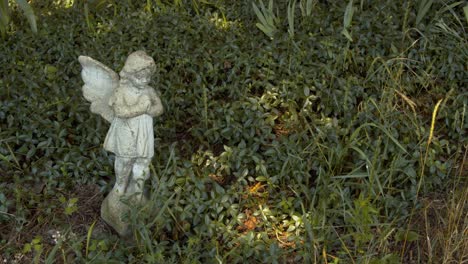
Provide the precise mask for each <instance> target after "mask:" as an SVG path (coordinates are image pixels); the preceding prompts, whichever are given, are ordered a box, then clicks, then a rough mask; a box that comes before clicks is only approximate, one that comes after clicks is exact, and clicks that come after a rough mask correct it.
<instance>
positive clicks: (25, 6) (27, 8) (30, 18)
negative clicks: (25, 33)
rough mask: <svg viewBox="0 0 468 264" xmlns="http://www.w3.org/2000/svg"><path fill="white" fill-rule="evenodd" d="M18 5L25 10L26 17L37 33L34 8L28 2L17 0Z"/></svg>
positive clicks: (33, 30)
mask: <svg viewBox="0 0 468 264" xmlns="http://www.w3.org/2000/svg"><path fill="white" fill-rule="evenodd" d="M16 3H17V4H18V6H19V7H20V8H21V9H22V10H23V13H24V15H25V16H26V18H27V19H28V22H29V26H30V27H31V30H32V32H34V33H37V24H36V16H35V15H34V10H33V9H32V7H31V6H30V5H29V3H28V2H27V1H26V0H16Z"/></svg>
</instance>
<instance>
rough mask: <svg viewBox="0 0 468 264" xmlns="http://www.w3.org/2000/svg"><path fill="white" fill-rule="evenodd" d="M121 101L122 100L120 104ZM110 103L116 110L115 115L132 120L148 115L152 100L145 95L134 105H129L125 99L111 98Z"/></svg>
mask: <svg viewBox="0 0 468 264" xmlns="http://www.w3.org/2000/svg"><path fill="white" fill-rule="evenodd" d="M119 99H121V100H120V102H119ZM109 103H110V104H111V106H112V108H113V109H114V112H115V115H116V116H117V117H120V118H132V117H136V116H139V115H143V114H146V113H147V112H148V110H149V108H150V107H151V100H150V99H149V97H148V96H145V95H143V96H141V97H140V98H139V100H138V101H137V103H136V104H133V105H130V104H127V103H126V102H125V98H117V99H113V98H111V100H110V101H109Z"/></svg>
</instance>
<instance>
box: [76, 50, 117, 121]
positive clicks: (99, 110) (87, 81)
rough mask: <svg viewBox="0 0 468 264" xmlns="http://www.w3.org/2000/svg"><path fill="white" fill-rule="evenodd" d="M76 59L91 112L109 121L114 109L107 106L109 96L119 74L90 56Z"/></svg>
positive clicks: (115, 87)
mask: <svg viewBox="0 0 468 264" xmlns="http://www.w3.org/2000/svg"><path fill="white" fill-rule="evenodd" d="M78 61H79V62H80V64H81V66H82V67H83V69H82V70H81V78H82V79H83V81H84V85H83V96H84V98H85V99H86V100H88V101H89V102H90V103H91V112H93V113H95V114H99V115H101V116H102V117H103V118H104V119H106V120H107V121H108V122H111V121H112V119H113V118H114V111H113V110H112V109H111V108H110V106H109V98H110V97H111V96H112V94H113V93H114V91H115V90H116V89H117V86H118V85H119V75H117V73H115V72H114V71H113V70H111V69H110V68H109V67H107V66H106V65H104V64H102V63H100V62H99V61H97V60H95V59H93V58H91V57H87V56H80V57H78Z"/></svg>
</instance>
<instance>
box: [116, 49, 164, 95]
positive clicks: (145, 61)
mask: <svg viewBox="0 0 468 264" xmlns="http://www.w3.org/2000/svg"><path fill="white" fill-rule="evenodd" d="M155 71H156V64H155V63H154V60H153V58H151V57H150V56H148V54H146V52H144V51H142V50H139V51H135V52H133V53H132V54H130V55H129V56H128V58H127V60H126V61H125V65H124V67H123V69H122V70H121V71H120V73H119V75H120V77H121V78H124V79H129V80H130V81H131V82H132V83H134V84H135V85H137V86H143V85H146V84H148V83H149V82H150V81H151V77H152V75H153V73H154V72H155Z"/></svg>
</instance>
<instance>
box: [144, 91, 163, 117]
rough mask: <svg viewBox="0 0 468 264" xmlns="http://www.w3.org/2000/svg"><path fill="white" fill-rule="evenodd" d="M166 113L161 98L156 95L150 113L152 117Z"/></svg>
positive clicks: (153, 97)
mask: <svg viewBox="0 0 468 264" xmlns="http://www.w3.org/2000/svg"><path fill="white" fill-rule="evenodd" d="M163 112H164V108H163V105H162V103H161V99H160V98H159V96H157V95H156V93H154V96H152V98H151V107H150V109H149V111H148V114H149V115H150V116H160V115H162V113H163Z"/></svg>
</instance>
